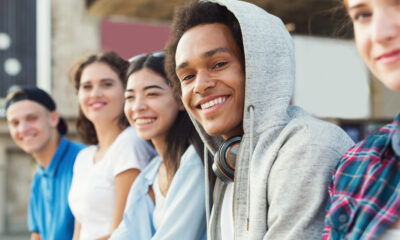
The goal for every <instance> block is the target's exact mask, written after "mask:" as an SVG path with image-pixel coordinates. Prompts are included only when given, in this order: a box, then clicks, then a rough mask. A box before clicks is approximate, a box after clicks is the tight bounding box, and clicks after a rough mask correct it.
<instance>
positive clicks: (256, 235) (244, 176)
mask: <svg viewBox="0 0 400 240" xmlns="http://www.w3.org/2000/svg"><path fill="white" fill-rule="evenodd" d="M209 1H210V2H217V3H219V4H221V5H224V6H226V7H227V8H228V10H230V11H231V12H232V13H233V14H234V15H235V17H236V18H237V19H238V21H239V23H240V26H241V30H242V36H243V45H244V53H245V72H246V84H245V109H244V115H243V129H244V135H243V139H242V142H241V144H240V148H239V152H238V159H237V160H236V171H235V182H234V196H233V217H234V225H235V226H234V231H235V232H234V235H235V239H246V240H248V239H267V240H289V239H293V240H302V239H304V240H312V239H319V238H320V236H321V234H322V230H323V221H324V216H325V205H326V201H327V198H328V184H329V181H330V178H331V172H332V171H333V170H334V168H335V166H336V164H337V162H338V160H339V158H340V157H341V156H342V155H343V154H344V153H345V152H346V150H347V149H348V148H349V147H350V146H351V145H352V144H353V142H352V141H351V139H350V138H349V137H348V136H347V135H346V134H345V133H344V131H342V130H341V129H340V128H338V127H336V126H335V125H333V124H329V123H326V122H323V121H320V120H317V119H315V118H313V117H311V116H310V115H308V114H307V113H305V112H304V111H303V110H301V109H300V108H298V107H295V106H290V105H289V102H290V100H291V98H292V94H293V87H294V80H295V63H294V60H295V58H294V49H293V42H292V38H291V36H290V35H289V33H288V32H287V30H286V29H285V26H284V25H283V23H282V22H281V20H280V19H279V18H277V17H275V16H272V15H270V14H268V13H267V12H265V11H264V10H263V9H261V8H259V7H257V6H255V5H252V4H249V3H247V2H242V1H237V0H209ZM315 100H316V101H318V99H315ZM194 124H195V126H196V128H197V130H198V131H199V132H200V134H201V136H202V138H203V140H204V141H205V143H206V145H207V147H208V149H209V150H210V151H211V152H212V153H215V151H216V150H217V149H218V146H219V144H220V142H221V138H220V137H211V136H209V135H207V134H206V133H205V131H204V129H203V128H202V127H201V126H200V125H199V123H198V122H196V121H194ZM225 189H226V184H225V183H223V182H222V181H219V180H217V182H216V184H215V188H214V199H213V200H214V205H213V209H212V212H211V218H210V222H209V229H208V230H209V232H208V235H209V236H208V239H211V240H214V239H221V223H220V214H221V206H222V201H223V197H224V192H225Z"/></svg>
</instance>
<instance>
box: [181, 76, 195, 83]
mask: <svg viewBox="0 0 400 240" xmlns="http://www.w3.org/2000/svg"><path fill="white" fill-rule="evenodd" d="M193 77H194V74H188V75H183V76H182V77H181V82H184V81H187V80H190V79H192V78H193Z"/></svg>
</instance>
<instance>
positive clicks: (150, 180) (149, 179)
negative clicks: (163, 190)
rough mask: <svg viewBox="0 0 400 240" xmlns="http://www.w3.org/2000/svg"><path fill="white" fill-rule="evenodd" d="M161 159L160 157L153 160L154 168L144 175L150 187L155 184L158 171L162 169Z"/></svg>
mask: <svg viewBox="0 0 400 240" xmlns="http://www.w3.org/2000/svg"><path fill="white" fill-rule="evenodd" d="M161 161H162V160H161V157H160V156H156V157H154V158H153V160H151V163H150V164H151V165H153V166H154V167H150V168H149V171H147V172H146V173H145V175H144V178H145V179H146V182H147V184H148V185H152V184H153V182H154V179H155V178H156V176H157V174H158V169H159V168H160V165H161Z"/></svg>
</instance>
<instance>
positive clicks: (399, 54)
mask: <svg viewBox="0 0 400 240" xmlns="http://www.w3.org/2000/svg"><path fill="white" fill-rule="evenodd" d="M399 60H400V49H397V50H394V51H391V52H389V53H385V54H382V55H381V56H379V57H377V58H376V61H378V62H381V63H383V64H391V63H394V62H397V61H399Z"/></svg>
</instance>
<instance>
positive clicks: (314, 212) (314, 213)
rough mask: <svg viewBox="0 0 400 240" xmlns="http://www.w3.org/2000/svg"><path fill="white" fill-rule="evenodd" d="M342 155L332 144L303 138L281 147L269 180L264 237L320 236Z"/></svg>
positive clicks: (291, 239) (295, 239)
mask: <svg viewBox="0 0 400 240" xmlns="http://www.w3.org/2000/svg"><path fill="white" fill-rule="evenodd" d="M301 145H302V146H301ZM341 155H342V154H341V153H339V152H337V151H335V150H333V148H330V147H324V146H321V145H317V144H307V143H304V142H303V143H301V144H299V145H298V146H297V147H293V146H292V147H291V148H283V149H281V151H280V153H279V156H278V159H277V160H276V161H277V162H276V163H275V164H274V167H273V170H272V171H271V175H270V179H269V184H268V193H267V194H268V203H269V211H268V217H267V218H268V219H267V224H268V231H267V233H266V234H265V236H264V240H310V239H319V238H320V237H321V235H322V230H323V223H324V216H325V206H326V202H327V199H328V185H329V181H330V177H331V173H332V171H333V169H334V167H335V166H336V164H337V161H338V160H339V158H340V157H341Z"/></svg>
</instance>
